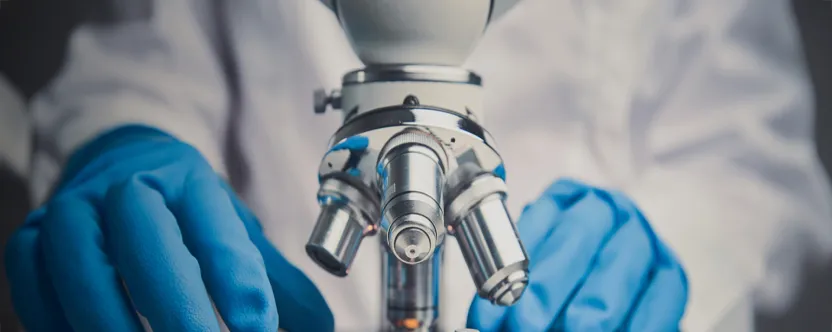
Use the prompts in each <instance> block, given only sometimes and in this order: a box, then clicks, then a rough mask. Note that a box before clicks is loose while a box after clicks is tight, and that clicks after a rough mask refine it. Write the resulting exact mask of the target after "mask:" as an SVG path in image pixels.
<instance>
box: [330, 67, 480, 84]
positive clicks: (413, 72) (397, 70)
mask: <svg viewBox="0 0 832 332" xmlns="http://www.w3.org/2000/svg"><path fill="white" fill-rule="evenodd" d="M402 81H405V82H414V81H418V82H442V83H459V84H473V85H482V78H481V77H480V76H479V75H477V74H475V73H473V72H471V71H468V70H465V69H462V68H458V67H448V66H432V65H388V66H373V67H367V68H364V69H359V70H354V71H351V72H349V73H347V74H346V75H344V77H343V79H342V81H341V84H342V85H351V84H364V83H375V82H402Z"/></svg>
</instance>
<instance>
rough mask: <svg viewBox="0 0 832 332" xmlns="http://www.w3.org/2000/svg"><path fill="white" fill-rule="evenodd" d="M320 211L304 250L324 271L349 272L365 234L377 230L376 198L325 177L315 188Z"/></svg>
mask: <svg viewBox="0 0 832 332" xmlns="http://www.w3.org/2000/svg"><path fill="white" fill-rule="evenodd" d="M318 201H319V203H320V205H321V212H320V214H319V215H318V221H317V222H316V223H315V228H314V229H313V230H312V234H311V235H310V236H309V241H307V244H306V253H307V254H308V255H309V257H310V258H312V260H313V261H315V262H316V263H317V264H318V265H319V266H321V267H322V268H323V269H324V270H326V271H328V272H329V273H332V274H333V275H336V276H339V277H343V276H346V275H347V274H348V273H349V268H350V265H351V264H352V262H353V260H354V259H355V255H356V253H357V252H358V248H359V246H360V244H361V241H362V239H364V237H366V236H369V235H372V234H374V233H375V232H376V229H377V226H376V223H375V220H377V218H378V217H377V216H378V214H379V209H378V201H377V200H375V199H374V198H373V197H371V196H367V195H366V194H365V192H362V191H361V190H359V189H357V188H355V184H352V185H351V184H349V183H347V182H345V181H344V180H341V179H338V178H327V179H325V180H324V181H323V183H322V184H321V188H320V190H319V191H318Z"/></svg>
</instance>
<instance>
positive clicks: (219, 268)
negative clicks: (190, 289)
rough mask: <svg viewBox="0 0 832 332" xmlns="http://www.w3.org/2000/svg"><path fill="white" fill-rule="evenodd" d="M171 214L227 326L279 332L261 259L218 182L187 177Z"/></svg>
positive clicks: (210, 178)
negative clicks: (176, 221) (174, 217)
mask: <svg viewBox="0 0 832 332" xmlns="http://www.w3.org/2000/svg"><path fill="white" fill-rule="evenodd" d="M172 210H173V212H174V215H175V216H176V217H177V220H178V222H179V227H180V228H181V230H182V237H183V239H184V241H185V245H187V247H188V249H190V251H191V254H193V255H194V257H196V260H197V261H198V262H199V267H200V268H201V270H202V279H203V280H204V282H205V285H206V286H207V288H208V293H209V294H210V295H211V298H212V299H213V300H214V304H215V305H216V307H217V310H218V311H219V313H220V315H221V316H222V318H223V320H224V321H225V324H226V325H227V326H228V328H229V329H231V331H250V330H265V331H276V330H277V324H278V321H277V319H278V316H277V315H278V312H277V308H276V307H275V303H274V295H273V294H272V288H271V285H270V284H269V279H268V277H267V276H266V267H265V265H264V263H263V258H262V257H260V252H259V251H257V248H256V247H255V246H254V244H253V243H252V242H251V240H249V237H248V233H247V232H246V229H245V226H244V225H243V222H242V220H240V217H239V216H238V215H237V212H236V211H235V210H234V205H233V204H232V203H231V200H230V199H229V197H228V195H227V194H226V192H225V190H224V188H223V187H222V185H220V179H219V178H217V177H216V175H214V174H211V175H210V176H199V177H192V178H189V179H188V180H187V182H186V185H185V187H184V188H183V189H182V192H181V196H180V197H179V198H178V199H177V200H176V201H175V203H174V205H173V208H172Z"/></svg>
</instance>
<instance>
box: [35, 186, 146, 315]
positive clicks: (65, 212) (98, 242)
mask: <svg viewBox="0 0 832 332" xmlns="http://www.w3.org/2000/svg"><path fill="white" fill-rule="evenodd" d="M98 219H99V217H98V214H97V213H96V211H95V208H94V207H93V206H92V205H90V204H89V203H87V202H86V201H84V200H83V199H82V198H79V197H74V196H65V197H58V198H56V199H53V201H52V202H51V203H49V209H48V212H47V213H46V216H45V218H44V222H43V226H42V229H43V233H42V239H43V250H44V260H45V262H46V265H47V266H49V274H50V276H51V280H52V284H53V285H55V290H56V292H57V295H58V299H59V300H60V302H61V304H62V306H63V308H64V312H65V314H66V317H67V319H68V320H69V321H70V324H72V327H73V328H74V329H75V330H76V331H142V326H141V323H140V322H139V320H138V316H136V313H135V310H134V309H133V305H132V304H131V303H130V300H129V298H128V297H127V294H126V293H125V291H124V287H123V285H122V283H121V279H120V277H119V276H118V273H117V272H116V269H115V267H113V266H112V265H111V263H110V260H109V258H108V257H107V254H106V252H105V248H104V238H103V234H102V232H101V229H100V228H99V223H98V221H99V220H98Z"/></svg>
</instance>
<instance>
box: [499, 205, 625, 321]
mask: <svg viewBox="0 0 832 332" xmlns="http://www.w3.org/2000/svg"><path fill="white" fill-rule="evenodd" d="M570 204H574V205H571V207H569V208H568V209H566V210H565V211H563V212H562V213H561V214H560V215H559V216H558V218H557V219H558V220H557V221H556V223H558V225H557V227H556V228H555V230H554V232H553V233H552V234H551V235H550V236H549V238H548V239H546V242H545V243H543V244H541V245H540V246H539V248H537V250H535V253H534V254H532V255H531V257H530V272H529V286H528V288H527V289H526V293H525V295H523V297H522V298H520V301H518V303H517V304H515V305H514V306H512V307H511V308H510V309H509V315H508V317H509V318H508V320H507V324H508V328H509V330H512V331H529V330H531V331H543V330H546V329H547V328H548V327H549V326H550V325H551V324H552V323H553V321H554V319H555V318H556V317H557V316H558V314H559V313H560V312H561V310H562V309H563V308H564V306H565V304H566V302H567V301H568V300H569V298H570V297H571V295H572V294H574V291H575V290H576V289H577V287H578V286H579V285H581V283H582V282H583V281H584V280H585V278H586V276H587V274H588V273H589V271H590V268H591V266H592V263H593V260H594V258H595V257H596V255H597V253H598V251H599V250H600V248H602V247H603V245H604V243H605V241H606V239H607V238H608V236H609V234H610V233H612V231H613V230H614V229H615V228H616V226H617V225H616V218H615V211H613V209H612V208H611V206H610V204H609V203H608V202H607V200H606V199H605V198H604V197H601V196H599V195H598V194H597V192H596V191H589V192H587V193H586V194H585V195H583V198H582V199H580V200H578V201H577V202H575V203H570Z"/></svg>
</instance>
